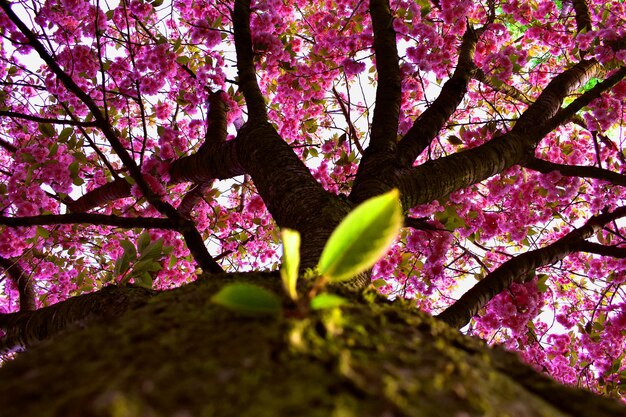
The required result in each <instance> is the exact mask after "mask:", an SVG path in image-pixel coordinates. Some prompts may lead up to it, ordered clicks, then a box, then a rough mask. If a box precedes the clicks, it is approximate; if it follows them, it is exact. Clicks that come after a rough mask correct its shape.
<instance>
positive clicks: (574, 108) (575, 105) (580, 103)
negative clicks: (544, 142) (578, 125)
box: [542, 67, 626, 135]
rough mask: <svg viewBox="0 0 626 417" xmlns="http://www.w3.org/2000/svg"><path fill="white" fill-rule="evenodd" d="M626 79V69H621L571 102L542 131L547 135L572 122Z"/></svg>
mask: <svg viewBox="0 0 626 417" xmlns="http://www.w3.org/2000/svg"><path fill="white" fill-rule="evenodd" d="M624 77H626V67H620V68H619V69H618V70H617V71H615V72H614V73H613V74H612V75H611V76H610V77H608V78H607V79H606V80H604V81H602V82H601V83H598V84H596V85H595V86H594V87H593V88H592V89H590V90H588V91H585V92H584V93H583V94H582V95H581V96H580V97H578V98H577V99H576V100H574V101H573V102H571V103H570V104H569V105H568V106H567V107H565V108H562V109H561V110H559V111H558V112H557V113H556V114H555V115H554V116H553V117H552V118H551V119H550V120H548V121H547V122H546V123H545V124H544V127H543V129H542V133H543V134H544V135H545V134H547V133H548V132H551V131H552V130H554V129H556V128H557V127H558V126H560V125H562V124H563V123H565V122H567V121H568V120H570V119H571V118H572V117H574V116H575V115H576V113H578V112H579V111H580V110H582V109H583V108H584V107H586V106H588V105H589V103H591V102H592V101H593V100H595V99H597V98H599V97H600V96H601V95H602V93H604V92H605V91H608V90H610V89H611V88H613V87H614V86H615V85H616V84H617V83H619V82H620V81H621V80H622V79H624Z"/></svg>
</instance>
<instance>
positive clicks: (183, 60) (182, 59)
mask: <svg viewBox="0 0 626 417" xmlns="http://www.w3.org/2000/svg"><path fill="white" fill-rule="evenodd" d="M189 61H190V59H189V57H188V56H184V55H182V56H179V57H178V58H176V62H178V63H179V64H181V65H185V64H188V63H189Z"/></svg>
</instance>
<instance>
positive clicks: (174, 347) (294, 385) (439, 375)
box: [0, 274, 565, 417]
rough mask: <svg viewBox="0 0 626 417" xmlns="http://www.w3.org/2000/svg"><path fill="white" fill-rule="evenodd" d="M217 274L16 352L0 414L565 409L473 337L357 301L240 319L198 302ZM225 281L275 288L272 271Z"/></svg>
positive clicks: (529, 412) (410, 311)
mask: <svg viewBox="0 0 626 417" xmlns="http://www.w3.org/2000/svg"><path fill="white" fill-rule="evenodd" d="M220 278H222V279H220ZM230 279H232V277H231V276H227V275H224V276H223V277H213V278H212V279H211V280H206V281H205V282H202V283H197V284H193V285H188V286H186V287H184V288H181V289H178V290H174V291H170V292H166V293H163V294H160V295H158V296H157V297H154V298H153V299H152V300H151V301H150V302H148V304H147V305H145V306H144V307H142V308H139V309H137V310H134V311H130V312H128V313H126V314H125V315H124V316H123V317H121V318H120V319H119V320H116V321H114V322H112V323H99V324H97V325H92V326H89V327H87V328H85V329H80V330H75V331H72V332H68V333H67V334H64V335H60V336H58V337H56V338H55V339H53V340H51V341H48V342H46V343H43V344H41V345H40V346H37V347H35V348H33V349H32V350H31V351H29V352H26V353H24V354H22V355H20V357H18V358H17V359H16V360H15V361H13V362H11V363H8V364H7V365H6V366H4V367H3V368H2V369H0V409H1V410H2V415H3V416H18V415H19V416H37V417H40V416H64V417H68V416H112V417H130V416H155V417H156V416H220V417H227V416H255V417H262V416H272V417H275V416H338V417H343V416H370V415H371V416H377V415H394V416H420V417H421V416H424V417H426V416H433V417H434V416H448V415H450V416H453V415H467V416H505V415H510V416H516V417H517V416H563V415H565V414H563V413H560V412H559V411H558V410H557V409H556V408H555V407H553V406H552V405H550V404H548V403H547V402H546V401H545V400H543V399H541V398H540V397H538V396H536V395H534V394H531V393H530V392H529V391H528V390H527V389H526V388H524V386H522V385H520V384H519V383H517V382H516V381H514V380H512V379H511V378H509V377H508V376H507V375H506V373H505V372H503V371H501V370H498V369H496V368H494V367H493V365H492V363H491V361H490V360H488V358H489V357H490V351H488V350H487V349H486V348H485V347H484V346H483V345H482V343H479V342H477V341H475V340H473V339H469V338H465V337H462V336H461V335H459V333H458V332H456V331H454V330H453V329H450V328H449V327H447V326H446V325H444V324H443V323H440V322H438V321H436V320H434V319H432V318H431V317H429V316H427V315H424V314H419V313H416V312H415V310H414V308H413V307H412V306H411V305H410V303H408V302H397V303H394V304H390V303H388V302H387V301H385V300H384V299H382V298H380V297H377V296H376V295H373V294H365V295H364V296H363V297H361V299H360V300H355V301H353V302H351V303H350V304H349V305H347V306H346V307H345V308H342V309H341V310H338V309H336V310H330V311H324V312H321V313H316V314H313V315H311V316H310V317H307V318H304V319H286V318H271V317H259V318H251V317H243V316H239V315H237V314H235V313H232V312H230V311H228V310H226V309H223V308H221V307H219V306H216V305H214V304H212V303H210V301H209V299H210V297H211V295H212V294H214V293H215V292H216V291H217V290H218V289H219V288H220V287H221V286H222V285H224V283H225V282H227V281H228V280H230ZM237 279H245V280H248V281H252V282H254V283H256V284H259V285H264V286H266V287H269V288H274V289H275V290H276V291H277V292H278V291H279V290H278V288H279V286H280V283H279V280H278V279H276V277H275V276H272V275H268V274H247V275H240V276H238V277H237ZM461 412H463V413H465V414H459V413H461Z"/></svg>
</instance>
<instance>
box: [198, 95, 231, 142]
mask: <svg viewBox="0 0 626 417" xmlns="http://www.w3.org/2000/svg"><path fill="white" fill-rule="evenodd" d="M224 94H226V93H224V92H223V91H216V92H213V93H211V94H209V100H208V104H209V112H208V114H207V121H206V123H207V127H206V133H205V135H204V143H203V144H202V146H200V149H199V150H198V153H202V152H203V151H205V150H206V149H211V148H214V147H217V146H219V145H220V144H222V143H224V142H226V137H227V135H228V131H227V129H228V118H227V116H228V105H227V104H226V102H225V101H224V97H223V95H224Z"/></svg>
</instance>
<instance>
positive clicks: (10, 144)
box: [0, 138, 17, 153]
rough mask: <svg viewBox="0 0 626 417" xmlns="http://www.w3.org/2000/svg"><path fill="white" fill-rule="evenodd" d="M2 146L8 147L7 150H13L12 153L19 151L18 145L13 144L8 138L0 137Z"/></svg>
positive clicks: (0, 145)
mask: <svg viewBox="0 0 626 417" xmlns="http://www.w3.org/2000/svg"><path fill="white" fill-rule="evenodd" d="M0 147H2V148H4V149H6V150H7V151H9V152H11V153H15V152H17V147H16V146H15V145H13V144H12V143H9V142H7V141H6V140H4V139H2V138H0Z"/></svg>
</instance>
